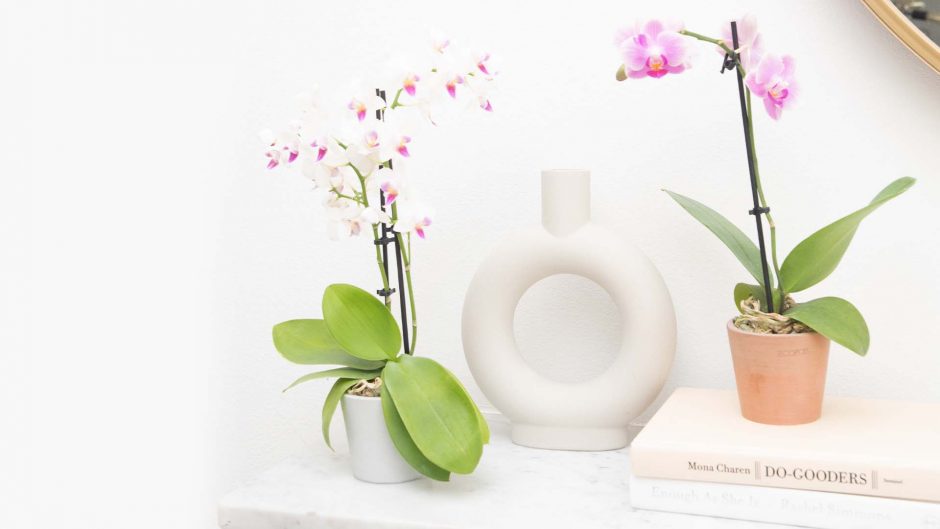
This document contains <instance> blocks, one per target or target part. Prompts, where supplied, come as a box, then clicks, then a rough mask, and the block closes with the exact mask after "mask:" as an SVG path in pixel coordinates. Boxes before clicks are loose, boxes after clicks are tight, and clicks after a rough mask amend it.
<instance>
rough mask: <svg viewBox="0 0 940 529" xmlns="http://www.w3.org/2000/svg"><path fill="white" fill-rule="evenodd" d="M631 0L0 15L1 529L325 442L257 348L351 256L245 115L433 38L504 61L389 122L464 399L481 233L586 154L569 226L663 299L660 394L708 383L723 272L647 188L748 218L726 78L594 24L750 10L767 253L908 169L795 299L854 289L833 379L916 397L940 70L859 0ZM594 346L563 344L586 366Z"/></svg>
mask: <svg viewBox="0 0 940 529" xmlns="http://www.w3.org/2000/svg"><path fill="white" fill-rule="evenodd" d="M657 4H660V3H658V2H652V1H649V2H596V3H591V4H586V3H561V2H539V3H538V4H537V5H538V8H537V9H533V8H532V7H530V6H532V5H536V4H533V3H514V4H511V3H508V2H500V1H495V0H494V1H488V0H487V1H481V2H473V3H470V2H467V3H456V4H454V3H451V4H440V3H427V4H424V3H420V4H419V3H413V4H406V5H402V4H400V3H390V2H379V1H374V2H355V3H352V2H349V3H343V2H300V1H292V2H282V3H271V2H184V1H182V0H175V1H164V2H143V1H132V2H106V1H103V0H100V1H94V0H87V1H83V2H68V3H66V2H50V3H42V2H39V3H37V4H34V5H31V6H25V5H24V4H23V3H19V4H16V5H12V4H8V3H5V4H3V5H2V7H0V20H2V21H3V22H2V24H3V25H2V26H0V39H3V40H2V41H0V61H2V63H0V65H2V67H3V69H4V71H5V72H14V74H13V75H9V76H4V77H5V79H6V80H5V81H4V82H3V83H0V105H2V114H0V115H3V116H4V122H5V123H7V124H8V125H9V124H10V123H12V126H9V127H6V128H4V130H3V135H4V138H3V139H4V140H5V141H4V145H6V148H4V149H2V150H0V152H2V156H3V158H2V162H3V168H4V170H3V173H2V175H3V176H2V181H3V193H0V196H2V198H0V200H2V203H0V205H2V208H0V215H2V217H0V218H2V219H3V229H2V230H0V232H2V234H3V235H2V236H3V239H2V242H3V244H2V246H0V248H2V250H0V252H2V258H3V259H2V261H0V262H2V263H3V264H2V265H0V271H2V278H3V284H2V285H0V286H2V289H3V292H5V293H10V294H12V296H6V295H5V296H4V298H3V305H2V307H3V311H4V314H3V321H4V324H3V325H2V326H0V330H2V334H0V336H2V337H3V344H4V345H3V349H2V351H3V356H2V358H3V365H2V369H0V373H2V374H0V377H3V378H4V380H0V382H3V384H2V385H0V387H2V390H0V391H2V393H0V395H2V398H3V400H2V404H3V408H2V410H0V411H2V413H3V415H2V416H0V418H2V419H3V423H2V426H0V427H2V428H3V429H4V432H6V430H7V429H10V430H11V431H12V433H13V435H12V436H10V435H4V436H3V438H2V439H0V454H2V455H0V463H2V464H3V468H5V469H6V468H12V469H13V473H12V477H13V479H7V480H4V479H3V478H0V486H2V487H4V488H3V489H0V492H3V493H5V494H4V497H6V498H9V497H11V496H10V495H8V494H6V493H10V494H12V497H13V498H19V499H21V500H22V501H16V502H11V504H15V505H19V507H18V508H17V509H15V510H14V511H13V513H12V514H10V513H9V511H8V510H6V509H0V525H3V526H4V527H13V526H26V527H51V526H56V527H81V528H85V527H95V528H110V527H127V526H128V524H127V520H128V519H129V517H133V519H134V520H143V521H141V522H138V523H137V524H136V526H137V527H202V526H206V525H208V524H209V523H210V522H209V521H208V520H209V517H210V515H211V505H212V502H213V501H214V500H215V498H216V497H217V495H218V494H220V493H223V492H224V491H226V490H228V489H230V488H232V487H234V486H236V485H237V483H239V482H240V481H242V480H245V479H248V478H250V477H251V476H252V475H254V474H256V473H257V472H259V471H261V470H262V469H263V468H264V467H266V466H267V465H269V464H272V463H274V462H276V461H278V460H280V459H282V458H284V457H286V456H290V455H296V454H301V453H303V452H306V451H311V450H324V449H325V448H323V447H322V446H321V443H320V441H319V438H318V425H317V420H318V419H317V417H318V413H319V411H318V410H319V406H320V401H321V397H322V395H323V394H324V392H325V388H324V387H323V386H316V385H312V384H311V385H308V386H306V387H303V388H300V389H298V390H295V391H292V392H291V393H289V394H286V395H282V394H281V393H280V389H281V388H282V387H283V386H284V385H285V384H286V383H287V382H289V381H290V380H292V379H293V378H294V377H295V376H297V375H299V374H301V373H302V372H303V369H301V368H298V367H297V366H291V365H288V364H286V363H285V362H283V361H282V360H280V359H279V358H278V356H277V355H276V353H275V352H274V350H273V348H272V346H271V343H270V337H269V332H270V327H271V325H272V324H273V323H276V322H278V321H281V320H284V319H288V318H294V317H302V316H316V315H318V306H319V297H320V294H321V292H322V290H323V288H324V287H325V286H326V285H327V284H329V283H331V282H336V281H345V282H351V283H356V284H359V285H362V286H369V287H371V286H374V283H375V282H376V278H375V275H376V274H375V270H374V262H372V261H370V259H369V252H370V251H371V244H370V243H369V242H368V241H367V240H353V241H348V242H343V243H331V242H329V241H327V240H326V239H325V237H324V236H323V229H322V222H323V214H322V212H321V210H320V207H319V205H318V201H317V198H316V197H315V195H314V194H313V193H311V192H309V185H308V183H307V182H306V181H305V180H304V179H303V178H302V177H301V176H299V175H296V174H294V175H289V174H284V173H277V174H271V173H269V172H267V171H265V170H264V168H263V162H262V159H261V151H260V149H259V145H258V142H257V138H256V132H257V131H258V130H259V129H261V128H263V127H268V126H270V127H277V126H279V125H281V124H284V123H286V121H287V120H288V119H290V117H292V112H293V110H294V109H293V100H292V96H293V95H294V94H296V93H298V92H300V91H302V90H304V89H306V88H308V87H309V85H310V84H312V83H314V82H319V83H321V84H322V85H327V86H337V87H338V86H340V85H341V84H345V81H346V80H347V79H349V78H351V77H365V76H367V74H368V70H366V68H368V67H370V66H371V65H374V64H377V63H378V62H380V59H381V58H382V57H383V56H384V51H385V50H402V51H403V52H412V51H415V50H417V49H418V48H419V46H421V45H422V43H423V42H424V39H425V35H426V34H427V31H428V30H429V29H432V28H438V29H442V30H445V31H447V32H449V33H450V34H451V35H453V36H454V37H456V38H457V39H458V40H462V41H465V42H467V43H470V44H479V45H484V46H487V47H489V49H491V50H492V51H494V52H496V53H498V55H499V59H500V63H501V70H502V75H501V90H500V93H499V94H498V95H497V97H496V98H495V102H494V104H495V106H496V112H495V113H494V114H493V115H492V116H484V115H475V114H473V115H468V116H467V117H466V119H464V120H462V121H460V122H457V123H455V124H453V125H451V126H449V127H447V128H444V129H441V130H439V131H436V134H434V135H433V136H424V137H421V138H418V139H416V143H415V149H414V152H415V156H414V158H415V159H414V163H413V164H412V166H413V168H414V172H415V174H416V175H418V176H420V178H421V180H422V184H423V187H424V194H425V197H426V198H427V199H428V200H429V201H430V202H432V203H433V204H434V205H435V207H436V210H437V212H438V217H437V219H436V220H435V224H434V226H433V227H432V231H431V232H430V238H429V240H428V241H427V242H426V243H422V244H421V245H420V246H419V248H418V249H417V250H416V252H415V254H416V266H415V267H416V274H417V275H416V282H417V283H416V289H417V295H418V302H419V304H420V307H419V310H420V311H421V315H420V317H421V326H422V331H421V339H420V346H419V347H420V351H421V353H422V354H425V355H430V356H433V357H435V358H436V359H438V360H440V361H441V362H443V363H444V364H446V365H447V366H449V367H450V368H451V369H452V370H453V371H455V372H456V373H457V374H458V375H459V376H460V377H461V378H463V379H464V380H466V381H467V382H468V383H470V387H471V390H472V391H473V392H475V393H476V392H477V390H476V388H475V386H474V385H473V384H472V382H471V380H470V376H469V372H468V371H467V368H466V365H465V363H464V360H463V353H462V350H461V344H460V336H459V319H460V308H461V303H462V299H463V295H464V291H465V288H466V285H467V284H468V282H469V281H470V278H471V277H472V274H473V272H474V270H475V268H476V266H477V264H478V263H479V261H480V260H481V259H482V257H483V255H485V254H486V252H487V251H488V248H490V247H491V246H492V245H493V244H494V243H495V242H496V241H497V240H499V238H500V237H502V236H503V234H505V233H506V232H507V231H508V230H509V229H511V228H512V227H513V226H518V225H522V224H525V223H532V222H536V221H537V220H538V218H539V216H538V215H539V212H538V204H539V199H538V196H539V195H538V193H539V190H538V171H539V169H541V168H543V167H554V166H570V167H586V168H590V169H591V170H592V171H593V175H594V193H595V196H594V209H595V214H596V217H597V218H598V219H603V220H606V221H607V222H608V223H609V224H610V225H612V226H613V227H614V228H615V229H616V230H618V231H620V232H622V233H624V234H625V237H626V238H629V239H630V240H631V241H633V242H634V243H636V244H637V245H638V246H639V247H641V248H642V249H643V250H644V251H645V252H647V253H648V255H649V256H650V258H651V259H652V260H653V261H654V262H655V263H656V264H657V265H658V266H659V268H660V270H661V271H662V273H663V275H664V277H665V279H666V281H667V283H668V285H669V287H670V289H671V291H672V294H673V298H674V301H675V304H676V307H677V316H678V321H679V327H680V334H679V350H678V353H677V357H676V363H675V367H674V369H673V373H672V376H671V377H670V379H669V383H668V387H667V389H666V391H665V392H664V394H665V393H668V391H669V390H670V389H672V388H674V387H677V386H682V385H695V386H706V387H732V384H733V382H732V375H731V366H730V362H729V359H728V353H727V348H726V345H725V340H726V339H725V336H724V328H723V325H724V322H725V321H726V320H727V319H728V318H729V317H730V316H731V314H732V312H733V308H732V306H731V303H730V301H729V298H730V291H731V287H732V285H733V284H734V283H735V282H736V281H740V280H743V279H746V274H745V273H744V271H743V269H742V268H741V267H740V265H738V264H737V262H736V261H735V260H734V259H733V257H731V256H730V254H729V253H728V252H727V251H726V250H725V249H724V248H723V247H722V246H721V245H720V243H719V242H717V241H716V240H715V239H714V238H712V237H711V236H710V235H709V234H708V233H707V232H706V231H705V230H704V229H703V228H701V227H700V226H698V225H697V224H696V223H695V222H694V221H693V220H692V219H690V218H689V217H688V216H687V215H686V214H685V213H684V212H682V211H681V210H680V209H679V208H678V207H677V206H676V205H675V204H673V203H671V202H670V200H669V199H668V198H667V197H666V196H665V195H664V194H663V193H661V192H660V191H659V189H660V188H663V187H667V188H671V189H675V190H677V191H680V192H683V193H685V194H688V195H690V196H693V197H696V198H698V199H700V200H702V201H705V202H706V203H708V204H710V205H712V206H713V207H715V208H716V209H718V210H719V211H722V212H724V213H725V214H727V215H729V216H733V217H734V219H735V220H736V221H737V222H738V223H739V224H740V225H741V226H742V227H747V228H749V224H748V221H749V220H750V219H749V217H748V216H747V215H746V213H745V211H746V209H747V202H748V189H747V187H746V185H745V183H746V164H745V159H744V157H743V147H742V145H741V137H740V136H741V132H740V123H739V121H738V119H739V115H738V110H737V106H736V103H737V96H736V94H735V88H734V81H733V78H732V77H731V76H730V75H725V76H720V75H718V74H717V69H718V60H719V58H718V56H717V54H714V53H713V52H712V51H711V50H709V49H706V48H702V49H701V52H700V56H699V59H698V64H697V66H696V67H695V68H694V69H693V70H691V71H689V72H688V73H687V74H682V75H681V76H676V77H675V78H668V77H667V78H665V79H662V80H659V81H655V80H647V81H640V82H628V83H616V82H614V81H613V73H614V71H615V70H616V67H617V56H616V53H615V51H614V50H613V48H612V45H611V34H612V32H613V30H614V29H615V28H616V26H618V25H620V24H621V23H630V22H632V21H633V20H634V19H636V18H638V17H639V18H645V17H649V16H674V17H678V18H682V19H684V20H685V21H686V23H687V25H688V27H689V28H690V29H694V30H700V31H703V32H710V33H716V32H717V28H718V27H719V25H720V24H722V23H723V22H724V21H726V20H727V19H728V17H729V16H732V15H738V14H740V13H743V12H745V11H750V12H752V13H754V14H755V15H757V17H758V19H759V21H760V22H761V24H762V26H763V29H764V33H765V35H766V39H767V43H768V45H769V46H770V47H772V48H773V49H775V50H780V51H781V52H788V53H791V54H792V55H794V56H795V57H796V58H797V61H798V63H797V64H798V66H797V68H798V74H799V78H800V81H801V83H802V85H803V98H802V104H801V106H800V108H798V109H795V110H793V111H792V112H788V113H787V115H786V116H785V117H784V119H783V120H782V121H781V122H779V123H771V122H770V120H769V119H766V118H764V117H763V116H761V118H760V119H759V120H758V122H757V125H756V126H757V134H758V138H757V139H758V142H759V143H758V149H759V152H760V155H761V158H760V160H761V167H762V169H763V175H764V178H765V181H766V190H767V192H768V194H769V198H770V201H771V206H772V207H773V208H774V212H775V217H776V219H777V221H778V224H779V225H780V237H781V242H782V246H783V247H784V248H790V247H792V246H793V245H794V244H796V243H797V242H799V240H801V238H802V237H804V236H806V235H808V234H809V233H810V232H812V231H813V230H815V229H816V228H818V227H820V226H821V225H823V224H824V223H826V222H829V221H831V220H834V219H835V218H837V217H839V216H841V215H842V214H843V213H846V212H848V211H850V210H852V209H854V208H856V207H858V206H860V205H862V204H863V203H865V202H866V201H867V200H869V199H870V198H871V197H872V196H873V195H874V194H875V193H876V192H877V191H878V190H880V189H881V187H882V186H883V185H885V184H886V183H887V182H888V181H890V180H892V179H894V178H896V177H898V176H902V175H912V176H916V177H919V178H920V181H919V183H918V185H917V186H916V187H915V188H914V189H913V190H912V191H911V192H910V193H909V194H908V195H906V196H904V197H902V198H901V199H899V200H897V202H896V203H892V204H889V205H887V206H886V207H884V208H883V209H882V210H880V211H878V212H877V213H875V214H874V215H872V217H871V218H870V219H869V220H867V221H866V223H865V224H864V225H863V227H862V229H861V230H860V232H859V236H858V238H857V240H856V241H855V242H854V243H853V246H852V248H851V249H850V251H849V253H848V255H847V256H846V258H845V261H844V263H843V266H842V267H841V268H840V269H839V270H838V271H837V272H836V273H835V274H834V275H833V276H832V277H831V278H830V279H829V280H827V281H826V282H825V283H824V284H823V285H822V286H821V287H819V288H815V289H813V291H812V292H809V293H807V297H809V296H815V295H824V294H832V295H839V296H843V297H846V298H848V299H850V300H852V301H853V302H854V303H856V305H857V306H858V307H859V308H860V309H861V310H862V312H863V313H864V314H865V315H866V317H867V319H868V323H869V325H870V327H871V329H872V348H871V352H870V354H869V355H868V357H867V358H865V359H860V358H858V357H856V356H855V355H853V354H852V353H850V352H848V351H845V350H843V349H841V348H836V350H834V354H833V355H832V362H831V371H830V373H831V374H830V378H829V391H830V393H832V394H843V395H859V396H870V397H885V398H901V399H913V400H929V401H937V400H940V386H938V384H937V383H936V381H937V379H938V376H940V360H938V357H937V353H936V345H935V344H936V343H938V341H940V325H938V316H937V315H938V314H940V301H938V300H940V278H938V276H937V274H936V272H935V270H936V269H937V267H938V264H940V238H938V237H936V235H935V231H936V229H935V227H936V225H937V222H938V214H937V211H936V209H935V208H934V206H933V205H934V204H936V203H937V201H938V200H940V157H938V156H937V153H936V146H937V145H940V127H938V122H940V97H938V94H940V76H937V75H936V74H934V73H933V72H932V71H930V70H929V69H928V68H927V67H926V66H925V65H924V64H922V63H921V62H920V61H919V60H917V59H916V58H915V57H913V56H912V55H911V54H910V53H909V52H908V51H907V50H906V49H904V48H903V47H902V46H901V45H900V44H899V43H898V42H896V41H895V40H894V38H893V37H892V36H890V35H889V34H888V33H887V31H886V30H884V29H883V28H882V27H881V26H880V25H879V24H878V23H877V22H876V21H875V20H874V18H873V17H872V16H871V15H869V13H868V12H867V11H866V10H865V8H864V7H863V6H862V5H861V4H860V3H858V2H854V1H848V0H843V1H840V2H819V1H817V2H813V1H809V0H806V1H792V2H787V3H785V4H781V3H780V2H742V1H730V0H728V1H715V2H708V3H705V2H692V1H679V2H672V3H669V5H668V6H667V5H657ZM7 116H12V121H10V120H8V119H7ZM578 288H579V289H580V290H578V291H577V292H576V293H574V294H573V295H572V296H571V299H572V300H573V303H574V309H576V310H578V311H581V312H584V313H587V314H596V315H597V317H598V318H608V319H609V317H610V315H609V312H607V311H609V307H608V308H605V307H604V306H603V304H599V305H598V304H595V303H594V301H596V300H599V299H602V298H603V296H601V295H599V294H598V293H596V292H593V291H592V290H591V289H589V288H586V287H584V286H583V284H582V286H580V287H578ZM533 296H534V297H535V299H544V298H545V295H544V293H534V294H533ZM530 306H531V304H527V307H530ZM526 310H527V311H528V310H530V309H528V308H527V309H526ZM524 322H525V323H524V325H523V327H524V328H523V329H520V333H523V334H524V333H528V334H529V335H532V336H534V335H535V334H536V333H537V332H538V331H539V328H538V327H537V326H538V325H541V324H540V323H538V318H537V315H536V314H532V313H530V312H527V314H526V315H525V318H524ZM609 340H611V337H610V335H609V334H602V335H601V337H600V338H599V339H598V340H596V341H595V342H594V343H586V344H585V349H586V352H585V362H591V361H592V360H591V358H592V357H591V356H590V355H589V353H588V351H589V350H591V349H597V350H603V349H605V348H607V349H609V348H610V347H611V345H612V344H611V343H610V341H609ZM533 354H537V352H533ZM553 354H554V353H553V352H552V351H547V352H546V353H545V354H544V359H546V361H547V360H548V359H550V358H551V356H552V355H553ZM593 361H595V362H596V361H598V360H597V359H594V360H593ZM7 379H9V380H7ZM10 439H12V443H10V442H9V441H10ZM4 474H5V473H4ZM7 476H10V474H7ZM24 484H26V485H25V486H24ZM106 505H109V506H112V507H111V508H110V509H108V508H105V507H104V506H106ZM29 511H32V520H31V521H28V522H25V523H23V522H22V520H24V519H25V518H20V520H19V521H20V522H21V523H19V524H18V525H17V524H14V523H13V522H9V521H7V520H6V519H4V516H8V517H9V516H16V515H18V514H19V515H21V516H25V515H26V513H27V512H29ZM146 513H151V514H146Z"/></svg>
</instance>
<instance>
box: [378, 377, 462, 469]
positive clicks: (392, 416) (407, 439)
mask: <svg viewBox="0 0 940 529" xmlns="http://www.w3.org/2000/svg"><path fill="white" fill-rule="evenodd" d="M382 414H383V415H385V425H386V426H387V427H388V434H389V436H391V438H392V443H393V444H394V445H395V448H397V449H398V453H399V454H401V457H402V458H404V460H405V461H407V462H408V464H409V465H411V467H412V468H414V469H415V470H417V471H418V472H420V473H421V474H423V475H425V476H427V477H429V478H431V479H433V480H436V481H450V472H448V471H446V470H444V469H443V468H441V467H439V466H437V465H435V464H434V463H432V462H431V461H430V460H429V459H428V458H426V457H424V454H422V453H421V450H419V449H418V446H417V445H416V444H415V442H414V441H413V440H412V439H411V434H409V433H408V430H407V429H406V428H405V423H403V422H402V421H401V415H399V414H398V410H397V409H396V408H395V402H394V401H393V400H392V395H391V393H389V392H388V391H383V392H382Z"/></svg>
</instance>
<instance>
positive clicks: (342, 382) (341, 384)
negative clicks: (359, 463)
mask: <svg viewBox="0 0 940 529" xmlns="http://www.w3.org/2000/svg"><path fill="white" fill-rule="evenodd" d="M356 382H359V380H358V379H355V378H341V379H339V380H337V381H336V382H335V383H334V384H333V387H332V388H330V392H329V393H328V394H327V395H326V400H325V401H324V402H323V423H322V425H321V431H322V432H323V440H324V441H326V446H328V447H330V450H332V449H333V445H332V443H330V423H331V422H333V414H334V413H336V406H338V405H339V401H340V400H341V399H342V398H343V395H345V394H346V391H347V390H349V388H351V387H353V386H355V385H356Z"/></svg>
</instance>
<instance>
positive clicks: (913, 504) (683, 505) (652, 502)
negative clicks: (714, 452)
mask: <svg viewBox="0 0 940 529" xmlns="http://www.w3.org/2000/svg"><path fill="white" fill-rule="evenodd" d="M630 504H631V506H632V507H633V508H634V509H648V510H654V511H666V512H678V513H683V514H699V515H704V516H718V517H722V518H733V519H737V520H751V521H755V522H769V523H782V524H790V525H799V526H803V527H816V528H819V529H883V528H885V527H910V528H919V529H940V503H930V502H919V501H911V500H899V499H894V498H872V497H868V496H859V495H855V494H839V493H836V492H817V491H808V490H797V489H781V488H773V487H757V486H754V485H728V484H725V483H706V482H703V481H681V480H675V479H657V478H638V477H635V476H631V478H630Z"/></svg>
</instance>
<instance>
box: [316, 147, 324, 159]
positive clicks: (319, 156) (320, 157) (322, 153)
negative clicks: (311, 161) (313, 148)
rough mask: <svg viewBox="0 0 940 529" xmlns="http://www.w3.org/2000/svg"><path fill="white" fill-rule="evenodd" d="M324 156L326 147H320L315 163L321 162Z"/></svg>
mask: <svg viewBox="0 0 940 529" xmlns="http://www.w3.org/2000/svg"><path fill="white" fill-rule="evenodd" d="M324 156H326V147H320V149H319V150H317V161H318V162H319V161H320V160H322V159H323V157H324Z"/></svg>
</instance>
